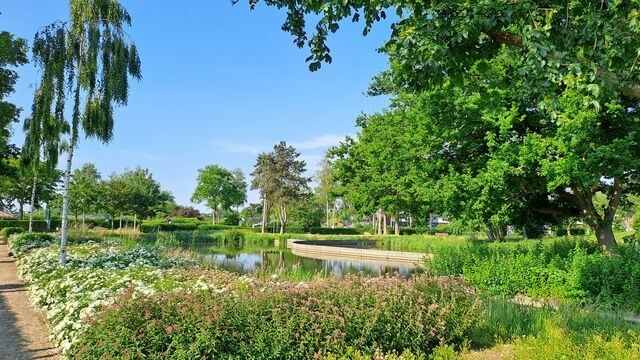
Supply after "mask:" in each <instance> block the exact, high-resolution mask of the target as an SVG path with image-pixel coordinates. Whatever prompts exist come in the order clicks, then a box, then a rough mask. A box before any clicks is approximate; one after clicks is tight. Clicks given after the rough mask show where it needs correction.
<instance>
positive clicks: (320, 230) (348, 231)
mask: <svg viewBox="0 0 640 360" xmlns="http://www.w3.org/2000/svg"><path fill="white" fill-rule="evenodd" d="M309 233H311V234H321V235H362V234H363V233H362V232H360V231H358V229H356V228H346V227H345V228H328V227H312V228H309Z"/></svg>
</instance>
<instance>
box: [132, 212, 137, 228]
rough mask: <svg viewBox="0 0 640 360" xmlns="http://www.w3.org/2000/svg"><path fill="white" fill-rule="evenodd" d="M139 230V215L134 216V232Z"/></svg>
mask: <svg viewBox="0 0 640 360" xmlns="http://www.w3.org/2000/svg"><path fill="white" fill-rule="evenodd" d="M137 228H138V214H133V230H134V231H135V230H137Z"/></svg>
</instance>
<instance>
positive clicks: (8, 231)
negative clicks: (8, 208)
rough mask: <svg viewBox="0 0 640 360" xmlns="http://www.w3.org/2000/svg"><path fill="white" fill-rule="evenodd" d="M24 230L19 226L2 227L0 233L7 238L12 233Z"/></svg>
mask: <svg viewBox="0 0 640 360" xmlns="http://www.w3.org/2000/svg"><path fill="white" fill-rule="evenodd" d="M24 231H25V230H24V229H23V228H21V227H6V228H3V229H2V231H0V234H2V236H4V237H6V238H8V237H9V236H11V235H13V234H20V233H23V232H24Z"/></svg>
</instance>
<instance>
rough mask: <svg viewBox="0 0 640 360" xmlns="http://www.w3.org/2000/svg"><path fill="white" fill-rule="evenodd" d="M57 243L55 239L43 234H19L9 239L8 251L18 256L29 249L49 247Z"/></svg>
mask: <svg viewBox="0 0 640 360" xmlns="http://www.w3.org/2000/svg"><path fill="white" fill-rule="evenodd" d="M55 243H57V238H56V237H55V236H53V235H51V234H45V233H20V234H15V235H13V236H12V237H11V238H9V249H10V250H11V252H12V253H13V254H14V255H16V256H19V255H21V254H23V253H25V252H27V251H29V250H31V249H37V248H42V247H47V246H51V245H53V244H55Z"/></svg>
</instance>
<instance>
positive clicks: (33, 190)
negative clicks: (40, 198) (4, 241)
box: [29, 175, 38, 232]
mask: <svg viewBox="0 0 640 360" xmlns="http://www.w3.org/2000/svg"><path fill="white" fill-rule="evenodd" d="M37 185H38V176H37V175H34V176H33V188H31V209H30V210H29V232H33V211H34V210H35V203H36V187H37Z"/></svg>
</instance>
